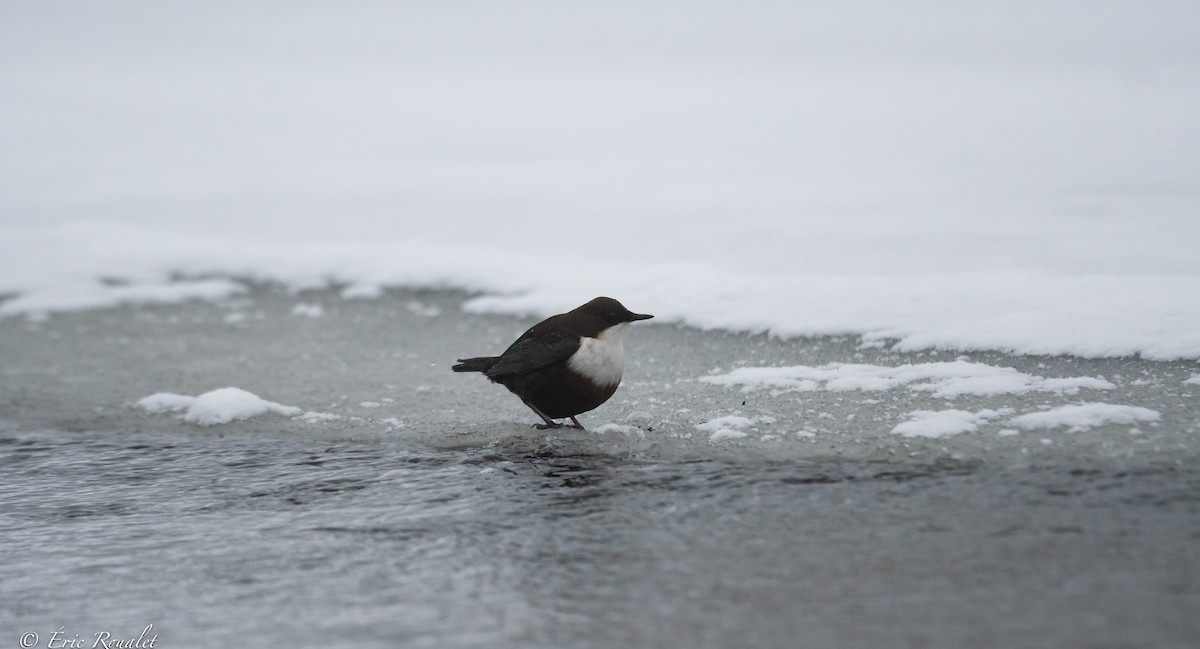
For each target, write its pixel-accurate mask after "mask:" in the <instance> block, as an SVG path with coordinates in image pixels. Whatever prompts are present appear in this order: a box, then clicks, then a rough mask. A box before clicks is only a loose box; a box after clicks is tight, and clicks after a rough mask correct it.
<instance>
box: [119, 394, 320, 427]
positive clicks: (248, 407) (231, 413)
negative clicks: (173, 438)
mask: <svg viewBox="0 0 1200 649" xmlns="http://www.w3.org/2000/svg"><path fill="white" fill-rule="evenodd" d="M137 405H138V407H140V408H142V409H144V410H147V411H149V412H154V413H161V412H178V411H184V412H183V416H182V419H183V420H184V421H186V422H189V423H193V424H198V425H200V426H216V425H218V424H227V423H229V422H231V421H235V420H242V419H249V418H251V417H257V416H259V415H265V414H267V413H276V414H280V415H287V416H295V415H301V413H303V410H302V409H300V408H296V407H294V406H285V405H282V404H278V403H275V402H274V401H267V400H265V399H262V398H261V397H259V396H258V395H255V394H252V393H250V392H247V391H245V390H242V389H241V388H232V387H230V388H220V389H217V390H213V391H211V392H205V393H204V394H201V395H199V396H195V397H192V396H187V395H182V394H174V393H171V392H159V393H157V394H152V395H150V396H148V397H145V398H143V399H141V400H139V401H138V402H137ZM309 414H312V415H313V417H312V418H311V419H309V418H306V419H305V421H311V420H312V419H321V418H324V416H323V415H320V414H318V413H309ZM303 416H304V417H307V415H303Z"/></svg>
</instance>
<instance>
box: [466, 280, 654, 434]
mask: <svg viewBox="0 0 1200 649" xmlns="http://www.w3.org/2000/svg"><path fill="white" fill-rule="evenodd" d="M653 317H654V316H652V315H648V314H645V313H633V312H632V311H630V310H629V309H626V308H625V307H624V306H623V305H622V304H621V303H620V302H618V301H616V300H614V299H612V298H610V297H598V298H596V299H594V300H592V301H590V302H588V303H587V304H584V305H583V306H580V307H577V308H575V309H572V310H570V311H568V312H566V313H560V314H558V315H554V316H550V317H549V318H546V319H545V320H543V321H541V322H539V323H537V324H535V325H533V326H532V327H530V328H529V330H528V331H526V332H525V333H523V334H521V337H520V338H517V340H516V341H515V342H513V344H512V345H509V347H508V349H506V350H504V353H503V354H500V355H499V356H479V357H477V358H460V359H458V364H457V365H454V366H453V367H451V368H450V369H452V370H454V371H455V372H482V373H483V375H484V376H486V377H488V379H490V380H491V381H492V382H493V383H499V384H500V385H503V386H504V387H506V388H508V389H509V391H510V392H512V393H513V394H515V395H517V397H519V398H520V399H521V401H523V402H524V403H525V405H526V406H529V408H530V409H531V410H533V411H534V412H535V413H537V415H538V416H539V417H541V418H542V421H544V422H545V423H544V424H535V428H538V429H541V430H545V429H548V428H561V427H563V426H564V425H565V424H561V423H558V422H556V421H554V420H555V419H568V418H569V419H570V420H571V424H572V427H573V428H579V429H581V430H582V429H583V425H582V424H580V423H579V420H578V419H576V415H579V414H580V413H584V412H587V411H589V410H593V409H595V408H597V407H599V406H600V404H602V403H604V402H605V401H608V399H609V397H611V396H612V395H613V393H615V392H616V391H617V386H618V385H620V384H621V376H622V374H624V372H625V346H624V345H623V344H622V342H621V334H622V333H623V332H624V330H625V327H627V326H628V325H629V323H631V322H636V321H638V320H649V319H650V318H653Z"/></svg>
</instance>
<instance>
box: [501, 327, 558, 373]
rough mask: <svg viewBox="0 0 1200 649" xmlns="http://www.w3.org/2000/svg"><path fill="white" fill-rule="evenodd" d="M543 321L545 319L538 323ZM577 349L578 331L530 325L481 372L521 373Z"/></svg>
mask: <svg viewBox="0 0 1200 649" xmlns="http://www.w3.org/2000/svg"><path fill="white" fill-rule="evenodd" d="M542 324H545V323H542ZM577 349H579V335H578V334H576V333H572V332H570V331H567V330H565V329H558V328H549V327H547V328H542V327H541V326H537V327H534V328H532V329H530V330H529V331H526V332H525V333H524V334H523V335H522V336H521V337H520V338H518V339H517V341H516V342H514V343H513V344H512V345H511V346H510V347H509V348H508V349H506V350H504V353H503V354H501V355H500V359H499V360H497V361H496V364H495V365H493V366H491V367H490V368H488V370H487V371H486V372H484V374H487V375H488V377H490V378H496V377H500V376H507V375H510V374H525V373H526V372H533V371H535V370H540V369H542V368H543V367H547V366H549V365H554V364H555V363H561V362H563V361H565V360H567V359H568V358H570V357H571V354H574V353H575V350H577Z"/></svg>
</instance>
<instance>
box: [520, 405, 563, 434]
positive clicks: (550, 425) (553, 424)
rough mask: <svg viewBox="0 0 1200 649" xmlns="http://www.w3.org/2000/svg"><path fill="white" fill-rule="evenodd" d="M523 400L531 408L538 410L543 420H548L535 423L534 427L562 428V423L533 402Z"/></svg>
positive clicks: (540, 428)
mask: <svg viewBox="0 0 1200 649" xmlns="http://www.w3.org/2000/svg"><path fill="white" fill-rule="evenodd" d="M522 401H523V402H524V404H525V405H527V406H529V409H530V410H532V411H534V412H536V413H537V416H539V417H541V418H542V420H543V421H545V422H546V423H544V424H534V425H533V427H534V428H536V429H538V430H546V429H547V428H562V424H560V423H557V422H555V421H554V420H553V419H551V418H549V417H547V416H546V413H544V412H542V411H541V410H540V409H538V407H537V406H535V405H533V404H532V403H529V402H528V401H524V400H522Z"/></svg>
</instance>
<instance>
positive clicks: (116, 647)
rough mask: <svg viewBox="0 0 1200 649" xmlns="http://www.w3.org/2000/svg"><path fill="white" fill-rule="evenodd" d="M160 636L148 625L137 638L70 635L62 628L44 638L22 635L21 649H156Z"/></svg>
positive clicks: (105, 634)
mask: <svg viewBox="0 0 1200 649" xmlns="http://www.w3.org/2000/svg"><path fill="white" fill-rule="evenodd" d="M156 642H158V634H157V633H155V632H154V625H153V624H147V625H146V628H144V629H142V632H141V633H139V634H137V635H136V636H127V635H120V634H116V633H112V632H110V631H97V632H96V633H93V634H91V635H80V634H78V633H69V632H68V631H67V627H65V626H60V627H58V629H56V630H54V631H51V632H50V633H48V634H45V635H44V636H43V635H42V634H39V633H38V632H36V631H29V632H28V633H22V634H21V639H20V646H21V649H34V648H35V647H37V648H39V649H41V648H44V649H156V647H155V643H156Z"/></svg>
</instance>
